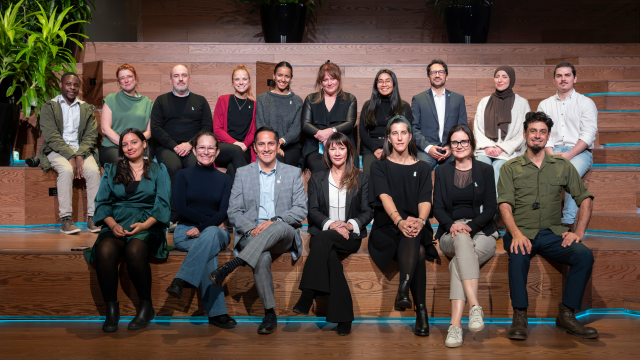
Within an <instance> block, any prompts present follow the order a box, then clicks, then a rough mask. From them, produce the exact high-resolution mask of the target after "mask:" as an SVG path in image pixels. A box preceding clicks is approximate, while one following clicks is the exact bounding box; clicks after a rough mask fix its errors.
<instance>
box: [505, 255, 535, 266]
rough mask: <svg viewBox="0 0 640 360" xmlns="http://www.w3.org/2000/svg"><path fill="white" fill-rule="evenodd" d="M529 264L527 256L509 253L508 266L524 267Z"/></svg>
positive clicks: (529, 260)
mask: <svg viewBox="0 0 640 360" xmlns="http://www.w3.org/2000/svg"><path fill="white" fill-rule="evenodd" d="M530 262H531V259H529V256H528V255H525V254H520V253H518V254H516V253H513V252H511V253H509V266H525V265H527V264H529V263H530Z"/></svg>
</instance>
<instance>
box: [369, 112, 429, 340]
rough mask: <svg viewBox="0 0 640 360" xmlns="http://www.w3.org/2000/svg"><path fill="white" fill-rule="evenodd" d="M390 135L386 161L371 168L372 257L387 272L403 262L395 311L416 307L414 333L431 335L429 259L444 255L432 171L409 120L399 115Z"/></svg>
mask: <svg viewBox="0 0 640 360" xmlns="http://www.w3.org/2000/svg"><path fill="white" fill-rule="evenodd" d="M386 134H387V141H386V142H385V144H384V147H383V152H382V156H381V160H380V161H376V162H374V163H373V164H371V187H370V196H369V199H370V203H371V205H372V207H373V211H374V217H373V219H374V222H373V228H372V229H371V234H370V235H369V254H370V255H371V258H372V259H373V261H374V262H375V263H376V265H377V266H378V268H380V270H381V271H383V272H384V271H386V270H387V268H388V267H389V264H391V260H396V261H397V262H398V267H399V268H400V279H399V280H400V285H399V287H398V293H397V295H396V300H395V303H394V309H395V310H398V311H404V310H405V309H411V308H413V304H415V307H416V325H415V328H414V330H413V332H414V334H416V335H418V336H428V335H429V317H428V316H427V308H426V283H427V268H426V264H425V259H426V258H427V257H428V258H436V257H437V256H438V252H437V250H436V249H435V247H434V246H433V231H432V230H431V226H430V224H429V220H428V216H429V212H430V211H431V189H432V186H431V168H430V167H429V164H427V163H426V162H424V161H418V157H417V156H418V150H417V147H416V144H415V141H414V140H413V135H412V134H413V129H412V127H411V123H409V121H407V119H406V118H405V117H404V116H400V115H397V116H395V117H393V118H392V119H391V120H390V121H389V123H388V124H387V130H386ZM409 290H411V294H412V295H413V303H412V302H411V298H410V297H409Z"/></svg>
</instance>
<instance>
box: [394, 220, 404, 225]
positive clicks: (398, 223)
mask: <svg viewBox="0 0 640 360" xmlns="http://www.w3.org/2000/svg"><path fill="white" fill-rule="evenodd" d="M402 220H404V219H403V218H400V220H398V222H397V223H396V226H398V225H400V221H402Z"/></svg>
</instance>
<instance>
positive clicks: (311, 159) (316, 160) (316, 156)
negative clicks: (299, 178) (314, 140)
mask: <svg viewBox="0 0 640 360" xmlns="http://www.w3.org/2000/svg"><path fill="white" fill-rule="evenodd" d="M304 167H305V168H307V169H309V170H311V173H312V174H315V173H318V172H321V171H324V170H327V167H326V166H324V161H323V160H322V154H320V152H319V151H314V152H312V153H311V154H309V155H307V158H306V160H305V165H304Z"/></svg>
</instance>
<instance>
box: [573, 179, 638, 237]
mask: <svg viewBox="0 0 640 360" xmlns="http://www.w3.org/2000/svg"><path fill="white" fill-rule="evenodd" d="M583 181H584V184H585V186H586V187H587V189H589V191H590V192H591V193H592V194H593V196H594V197H595V200H594V202H593V212H594V213H595V212H599V213H630V212H635V211H637V210H638V206H637V199H636V193H637V192H639V191H640V167H634V166H594V167H593V168H592V169H591V170H589V171H588V172H587V173H586V174H585V176H584V177H583ZM616 231H634V230H622V229H617V230H616Z"/></svg>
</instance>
